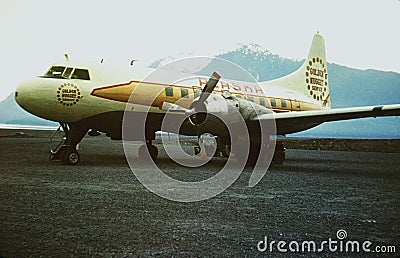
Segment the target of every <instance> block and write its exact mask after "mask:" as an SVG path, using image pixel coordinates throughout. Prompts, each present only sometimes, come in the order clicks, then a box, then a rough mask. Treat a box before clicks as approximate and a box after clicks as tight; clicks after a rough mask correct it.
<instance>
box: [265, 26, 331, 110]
mask: <svg viewBox="0 0 400 258" xmlns="http://www.w3.org/2000/svg"><path fill="white" fill-rule="evenodd" d="M265 84H267V85H276V86H280V87H283V88H287V89H288V90H291V91H294V92H297V93H300V94H303V95H305V96H308V97H310V98H311V99H314V101H316V102H318V103H320V104H321V106H322V107H324V108H330V107H331V103H330V93H329V85H328V68H327V63H326V55H325V40H324V38H323V37H322V36H321V35H320V34H319V33H316V34H315V35H314V38H313V41H312V43H311V47H310V51H309V53H308V57H307V59H306V60H305V62H304V64H303V65H302V66H301V67H300V68H299V69H298V70H297V71H295V72H293V73H291V74H289V75H287V76H285V77H282V78H278V79H275V80H272V81H268V82H266V83H265Z"/></svg>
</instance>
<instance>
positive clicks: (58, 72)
mask: <svg viewBox="0 0 400 258" xmlns="http://www.w3.org/2000/svg"><path fill="white" fill-rule="evenodd" d="M64 70H65V67H64V66H52V67H51V68H50V69H49V70H48V71H47V72H46V74H45V77H52V78H64V77H63V72H64Z"/></svg>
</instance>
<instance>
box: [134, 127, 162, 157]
mask: <svg viewBox="0 0 400 258" xmlns="http://www.w3.org/2000/svg"><path fill="white" fill-rule="evenodd" d="M155 138H156V134H155V132H152V133H146V143H145V144H144V145H142V146H140V147H139V158H141V159H145V158H147V157H148V154H150V157H151V159H152V160H156V159H157V156H158V149H157V147H156V146H154V145H153V143H152V142H153V141H154V139H155Z"/></svg>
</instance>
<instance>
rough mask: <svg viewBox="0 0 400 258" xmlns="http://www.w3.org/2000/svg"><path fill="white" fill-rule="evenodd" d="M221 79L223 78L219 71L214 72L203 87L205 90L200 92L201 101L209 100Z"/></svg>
mask: <svg viewBox="0 0 400 258" xmlns="http://www.w3.org/2000/svg"><path fill="white" fill-rule="evenodd" d="M219 79H221V76H220V75H219V74H218V73H217V72H213V74H212V75H211V77H210V79H208V81H207V83H206V86H205V87H204V88H203V91H202V92H201V94H200V97H199V100H198V101H199V102H202V103H204V102H205V101H206V100H207V98H208V97H209V96H210V94H211V92H212V91H213V90H214V88H215V86H217V83H218V81H219Z"/></svg>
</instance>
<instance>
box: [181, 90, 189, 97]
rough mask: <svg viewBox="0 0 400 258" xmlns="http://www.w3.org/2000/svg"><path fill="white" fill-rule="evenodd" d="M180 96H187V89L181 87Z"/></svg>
mask: <svg viewBox="0 0 400 258" xmlns="http://www.w3.org/2000/svg"><path fill="white" fill-rule="evenodd" d="M181 97H182V98H189V91H188V89H181Z"/></svg>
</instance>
